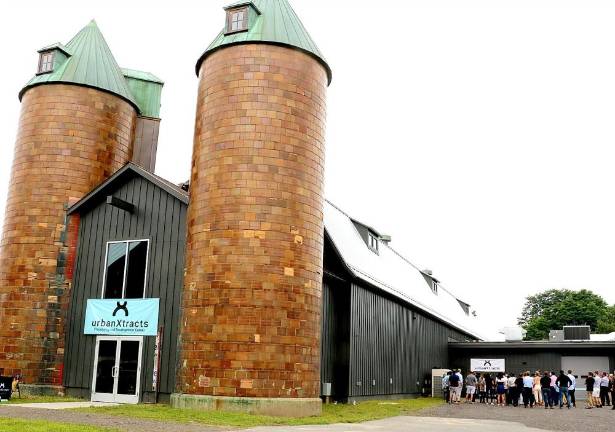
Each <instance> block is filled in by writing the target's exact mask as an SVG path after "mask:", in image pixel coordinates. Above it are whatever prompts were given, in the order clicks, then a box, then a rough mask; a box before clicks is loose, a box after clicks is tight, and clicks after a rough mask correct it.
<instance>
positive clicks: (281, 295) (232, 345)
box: [172, 0, 331, 415]
mask: <svg viewBox="0 0 615 432" xmlns="http://www.w3.org/2000/svg"><path fill="white" fill-rule="evenodd" d="M225 11H226V26H225V28H224V30H223V31H222V32H221V33H220V34H219V35H218V37H217V38H216V39H215V40H214V42H213V43H212V44H211V45H210V46H209V47H208V48H207V50H206V51H205V52H204V53H203V55H202V56H201V57H200V59H199V60H198V62H197V66H196V71H197V75H198V77H199V91H198V102H197V115H196V128H195V137H194V151H193V159H192V172H191V185H190V191H191V202H190V207H189V211H188V243H187V261H186V279H185V289H184V295H183V308H184V310H183V318H182V323H181V327H180V334H181V342H180V350H181V364H180V369H179V372H178V373H179V379H178V383H179V384H178V389H177V390H178V394H175V395H173V398H172V400H173V403H174V405H176V406H205V407H209V408H221V409H234V410H241V411H249V412H258V413H266V414H279V415H310V414H316V413H319V412H320V410H321V403H320V400H319V399H318V397H319V394H320V376H319V371H320V313H321V283H322V253H323V218H322V211H323V177H324V157H325V116H326V113H325V111H326V110H325V108H326V107H325V105H326V89H327V86H328V85H329V83H330V81H331V70H330V68H329V66H328V65H327V62H326V61H325V59H324V57H323V55H322V54H321V53H320V51H319V50H318V48H317V47H316V44H315V43H314V42H313V41H312V39H311V37H310V36H309V34H308V33H307V31H306V30H305V28H304V27H303V25H302V24H301V21H300V20H299V18H298V17H297V15H296V14H295V12H294V11H293V9H292V8H291V6H290V5H289V4H288V2H287V1H286V0H254V1H251V2H250V1H248V2H238V3H235V4H233V5H230V6H228V7H226V8H225Z"/></svg>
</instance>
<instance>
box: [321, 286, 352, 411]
mask: <svg viewBox="0 0 615 432" xmlns="http://www.w3.org/2000/svg"><path fill="white" fill-rule="evenodd" d="M322 295H323V302H322V303H323V304H322V338H321V345H322V349H321V351H320V356H321V362H320V381H321V383H331V393H332V394H331V396H332V398H333V399H334V400H345V399H346V398H347V397H348V361H349V355H350V310H349V308H350V288H349V285H348V283H346V282H343V281H338V280H331V281H329V280H328V278H327V279H325V281H324V283H323V290H322ZM321 390H322V389H321Z"/></svg>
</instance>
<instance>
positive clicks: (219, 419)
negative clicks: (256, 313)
mask: <svg viewBox="0 0 615 432" xmlns="http://www.w3.org/2000/svg"><path fill="white" fill-rule="evenodd" d="M441 403H443V402H442V400H441V399H432V398H421V399H403V400H392V401H369V402H361V403H357V405H342V404H338V405H324V406H323V414H322V416H319V417H303V418H285V417H268V416H260V415H250V414H241V413H232V412H221V411H200V410H188V409H185V410H182V409H176V408H171V407H170V406H168V405H121V406H115V407H102V408H82V409H79V411H81V412H92V413H99V414H108V415H118V416H127V417H136V418H143V419H149V420H161V421H173V422H180V423H184V422H196V423H201V424H205V425H211V426H236V427H253V426H269V425H286V426H297V425H313V424H332V423H359V422H364V421H368V420H378V419H382V418H386V417H394V416H399V415H404V414H405V413H408V412H412V411H418V410H421V409H423V408H429V407H432V406H435V405H440V404H441Z"/></svg>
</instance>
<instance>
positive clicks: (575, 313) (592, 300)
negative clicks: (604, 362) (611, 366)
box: [518, 289, 615, 340]
mask: <svg viewBox="0 0 615 432" xmlns="http://www.w3.org/2000/svg"><path fill="white" fill-rule="evenodd" d="M518 323H519V325H520V326H521V327H523V328H524V329H525V330H526V331H527V334H526V336H525V339H526V340H544V339H548V338H549V331H550V330H561V329H562V327H564V326H567V325H589V326H590V327H591V329H592V332H596V333H612V332H615V305H609V304H608V303H607V302H606V301H605V300H604V299H603V298H602V297H601V296H599V295H598V294H595V293H593V292H591V291H589V290H581V291H572V290H567V289H560V290H558V289H552V290H549V291H545V292H542V293H539V294H536V295H532V296H529V297H527V298H526V300H525V305H524V307H523V310H522V311H521V316H520V317H519V318H518Z"/></svg>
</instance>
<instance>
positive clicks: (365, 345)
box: [349, 284, 469, 398]
mask: <svg viewBox="0 0 615 432" xmlns="http://www.w3.org/2000/svg"><path fill="white" fill-rule="evenodd" d="M350 310H351V322H350V388H349V397H351V398H353V397H376V396H386V395H402V394H418V393H420V392H421V389H422V386H423V383H424V379H425V378H426V377H427V376H430V375H431V369H432V368H441V367H447V366H448V363H449V360H448V341H449V340H450V339H454V340H458V341H464V340H466V339H469V337H468V336H467V335H464V334H463V333H460V332H458V331H456V330H454V329H452V328H450V327H449V326H447V325H445V324H443V323H441V322H439V321H436V320H435V319H433V318H430V317H429V316H427V315H426V314H424V313H422V312H420V311H418V310H414V309H412V308H411V307H409V306H407V305H405V304H403V303H402V302H399V301H397V300H396V299H392V298H388V297H387V296H384V295H382V294H379V293H376V292H375V291H372V290H371V289H368V288H366V287H365V286H361V285H358V284H352V286H351V309H350Z"/></svg>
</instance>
